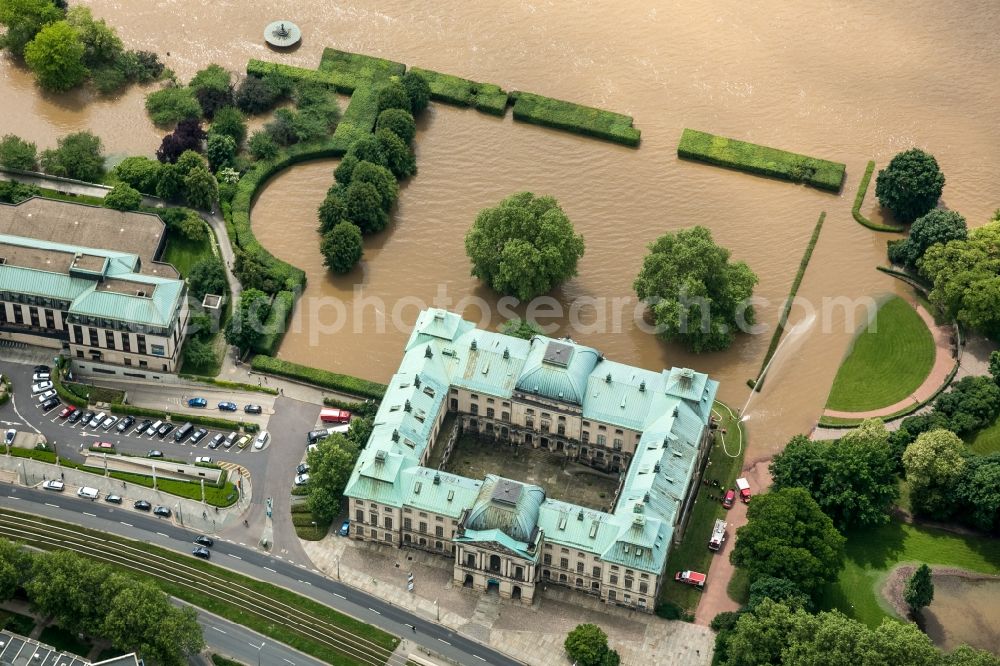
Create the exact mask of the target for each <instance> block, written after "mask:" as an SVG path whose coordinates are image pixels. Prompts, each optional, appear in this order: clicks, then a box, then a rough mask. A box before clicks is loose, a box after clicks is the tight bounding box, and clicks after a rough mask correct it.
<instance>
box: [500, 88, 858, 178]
mask: <svg viewBox="0 0 1000 666" xmlns="http://www.w3.org/2000/svg"><path fill="white" fill-rule="evenodd" d="M515 110H516V107H515ZM677 155H678V156H680V157H683V158H686V159H690V160H697V161H699V162H706V163H708V164H713V165H715V166H722V167H728V168H730V169H738V170H740V171H747V172H749V173H756V174H760V175H763V176H772V177H774V178H782V179H784V180H790V181H792V182H795V183H806V184H808V185H813V186H814V187H818V188H820V189H822V190H829V191H831V192H838V191H840V185H841V183H843V181H844V170H845V169H846V167H845V166H844V165H843V164H841V163H839V162H830V161H827V160H821V159H817V158H815V157H809V156H808V155H799V154H798V153H790V152H788V151H785V150H779V149H777V148H770V147H768V146H761V145H758V144H756V143H747V142H746V141H739V140H737V139H728V138H726V137H724V136H717V135H715V134H709V133H707V132H699V131H697V130H692V129H685V130H684V133H683V134H682V135H681V142H680V144H678V146H677Z"/></svg>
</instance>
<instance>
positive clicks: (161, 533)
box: [157, 532, 170, 539]
mask: <svg viewBox="0 0 1000 666" xmlns="http://www.w3.org/2000/svg"><path fill="white" fill-rule="evenodd" d="M157 534H159V535H160V536H161V537H166V538H167V539H169V538H170V537H169V536H168V535H166V534H164V533H163V532H157Z"/></svg>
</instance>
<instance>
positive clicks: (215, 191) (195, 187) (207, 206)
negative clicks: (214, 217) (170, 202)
mask: <svg viewBox="0 0 1000 666" xmlns="http://www.w3.org/2000/svg"><path fill="white" fill-rule="evenodd" d="M184 200H185V201H186V202H187V204H188V205H189V206H191V207H193V208H200V209H202V210H212V209H214V208H215V202H216V201H218V200H219V184H218V183H217V182H216V181H215V176H213V175H212V172H211V171H209V170H208V169H206V168H205V167H203V166H199V167H195V168H194V169H191V171H189V172H188V174H187V175H186V176H184Z"/></svg>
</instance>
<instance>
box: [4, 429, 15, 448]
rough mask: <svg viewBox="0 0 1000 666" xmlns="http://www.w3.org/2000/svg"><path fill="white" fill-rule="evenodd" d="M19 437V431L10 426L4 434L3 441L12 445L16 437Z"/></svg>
mask: <svg viewBox="0 0 1000 666" xmlns="http://www.w3.org/2000/svg"><path fill="white" fill-rule="evenodd" d="M15 437H17V431H16V430H14V429H13V428H8V429H7V432H6V433H5V434H4V436H3V443H4V444H6V445H7V446H10V445H11V444H13V443H14V438H15Z"/></svg>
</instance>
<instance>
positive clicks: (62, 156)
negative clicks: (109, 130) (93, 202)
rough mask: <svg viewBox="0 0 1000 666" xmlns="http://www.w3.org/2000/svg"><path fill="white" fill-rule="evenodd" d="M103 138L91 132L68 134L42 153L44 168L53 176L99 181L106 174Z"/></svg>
mask: <svg viewBox="0 0 1000 666" xmlns="http://www.w3.org/2000/svg"><path fill="white" fill-rule="evenodd" d="M102 150H103V146H102V144H101V140H100V139H99V138H98V137H96V136H94V135H93V134H91V133H90V132H76V133H74V134H67V135H66V136H64V137H62V138H61V139H59V141H58V147H57V148H55V149H49V150H46V151H44V152H43V153H42V159H41V162H42V170H43V171H45V173H49V174H52V175H53V176H63V177H65V178H75V179H76V180H84V181H90V182H97V181H99V180H101V177H102V176H103V175H104V154H103V152H102Z"/></svg>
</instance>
